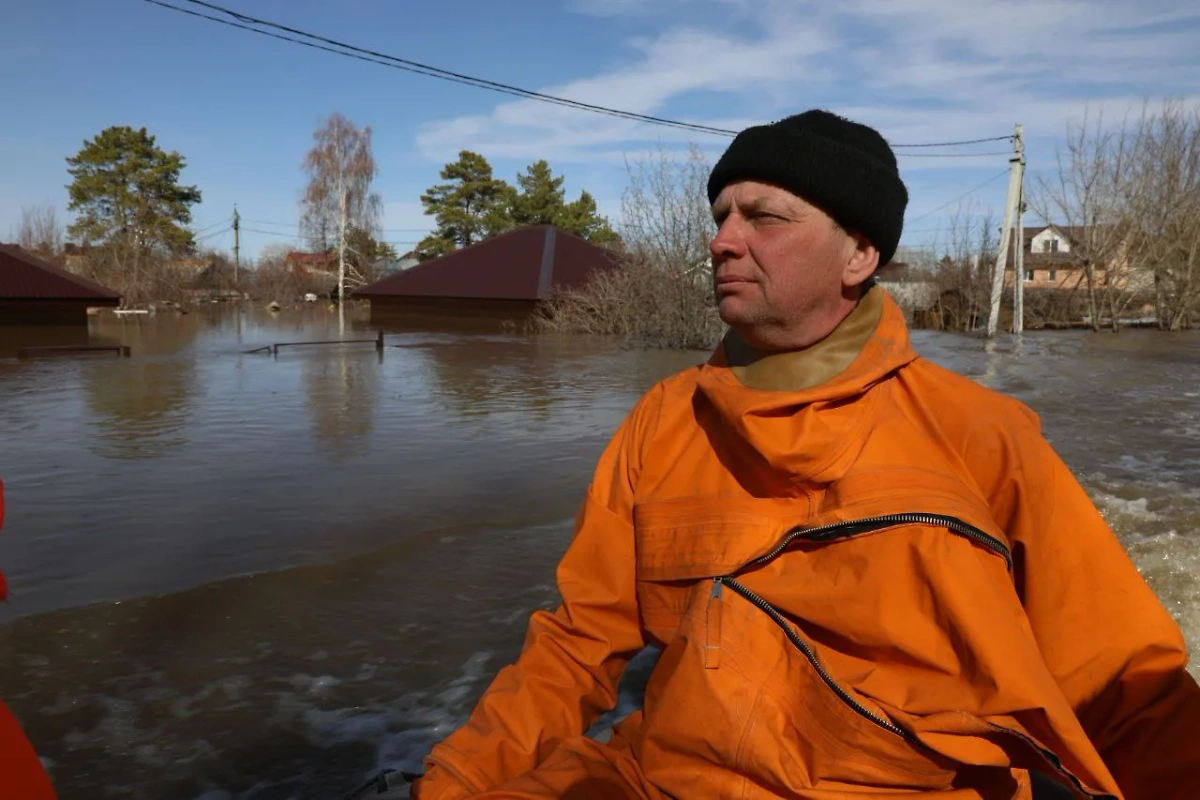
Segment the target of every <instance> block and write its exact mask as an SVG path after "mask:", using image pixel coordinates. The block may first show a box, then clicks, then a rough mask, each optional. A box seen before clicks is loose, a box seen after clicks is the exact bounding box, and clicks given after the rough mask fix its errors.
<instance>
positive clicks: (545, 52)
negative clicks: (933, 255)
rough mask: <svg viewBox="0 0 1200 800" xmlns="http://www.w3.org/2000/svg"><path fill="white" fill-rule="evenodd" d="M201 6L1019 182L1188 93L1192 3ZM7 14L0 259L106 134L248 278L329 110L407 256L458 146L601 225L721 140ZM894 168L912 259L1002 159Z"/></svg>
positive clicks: (574, 0) (144, 28) (92, 0)
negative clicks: (639, 176) (1019, 154)
mask: <svg viewBox="0 0 1200 800" xmlns="http://www.w3.org/2000/svg"><path fill="white" fill-rule="evenodd" d="M168 2H172V3H174V4H176V5H179V6H187V7H192V8H194V6H189V5H188V3H186V2H185V1H184V0H168ZM217 2H218V4H220V5H224V6H226V7H229V8H233V9H235V10H238V11H240V12H243V13H246V14H250V15H253V16H256V17H260V18H264V19H268V20H271V21H275V22H280V23H283V24H286V25H290V26H292V27H295V28H300V29H303V30H306V31H310V32H314V33H320V34H324V35H326V36H329V37H331V38H335V39H340V40H343V41H346V42H349V43H351V44H356V45H359V46H362V47H368V48H371V49H375V50H379V51H382V52H385V53H388V54H391V55H396V56H400V57H403V58H408V59H412V60H415V61H421V62H425V63H429V64H432V65H435V66H438V67H441V68H444V69H450V70H454V71H457V72H461V73H466V74H471V75H477V76H480V77H486V78H491V79H494V80H498V81H502V82H506V83H510V84H513V85H517V86H521V87H524V88H528V89H533V90H538V91H542V92H546V93H550V94H556V95H562V96H566V97H570V98H572V99H577V100H583V101H585V102H590V103H595V104H599V105H604V106H609V107H615V108H621V109H625V110H630V111H635V112H639V113H644V114H652V115H655V116H661V117H668V118H675V119H683V120H687V121H690V122H698V123H703V124H707V125H714V126H718V127H723V128H733V129H740V128H742V127H745V126H747V125H750V124H755V123H759V122H763V121H769V120H772V119H777V118H779V117H782V116H786V115H787V114H790V113H794V112H797V111H801V110H804V109H805V108H810V107H814V106H820V107H825V108H830V109H832V110H834V111H838V112H840V113H844V114H847V115H848V116H851V117H853V118H855V119H858V120H861V121H864V122H867V123H869V124H872V125H875V126H876V127H878V128H879V129H880V130H881V131H882V132H883V133H884V135H885V136H886V137H887V138H888V139H889V140H891V141H893V142H896V143H913V142H936V141H945V140H958V139H971V138H976V137H989V136H1004V135H1007V134H1009V133H1011V132H1012V129H1013V124H1014V123H1015V122H1018V121H1020V122H1022V123H1023V124H1024V125H1025V130H1026V136H1027V140H1028V153H1029V170H1030V173H1031V182H1033V181H1035V180H1036V176H1037V174H1038V173H1040V172H1045V171H1046V170H1052V169H1053V168H1054V164H1055V148H1056V146H1058V145H1059V144H1060V143H1061V140H1062V138H1063V134H1064V130H1065V127H1064V126H1065V125H1066V123H1067V122H1068V121H1070V120H1078V119H1080V118H1081V115H1082V114H1083V112H1084V110H1085V109H1088V108H1090V109H1091V110H1092V111H1093V112H1095V111H1103V112H1104V113H1105V114H1106V115H1108V116H1109V118H1114V117H1119V116H1121V115H1123V114H1125V113H1129V112H1130V111H1133V112H1136V111H1137V110H1138V109H1139V108H1140V104H1141V102H1142V100H1143V99H1147V98H1149V99H1151V100H1153V101H1158V100H1161V99H1162V98H1164V97H1176V98H1182V99H1186V100H1196V99H1198V98H1200V83H1198V82H1197V79H1196V76H1197V75H1200V46H1198V44H1200V7H1197V6H1195V4H1194V3H1193V2H1191V0H1173V1H1172V2H1167V1H1166V0H1137V1H1136V2H1135V0H1087V2H1081V1H1080V0H1044V1H1041V2H1019V1H1017V0H1008V1H1007V2H993V1H992V0H843V1H840V2H836V3H835V2H832V1H831V0H824V1H823V2H815V1H813V2H808V1H807V0H529V1H528V2H521V1H520V0H514V1H513V2H510V3H504V4H501V3H497V2H491V1H490V0H488V1H485V0H457V1H456V0H442V1H441V2H437V3H429V2H423V1H418V0H340V2H329V1H328V0H217ZM2 19H3V24H2V25H0V74H3V75H4V76H5V79H4V80H3V81H0V109H3V118H4V119H5V121H6V124H5V125H4V126H3V127H2V128H0V240H4V239H8V238H11V232H12V230H13V228H14V227H15V225H16V223H17V220H18V219H19V215H20V209H21V207H22V206H23V205H30V206H32V205H39V204H46V203H50V204H53V205H54V206H56V207H57V208H58V210H59V215H60V218H62V219H64V220H67V219H69V215H68V214H67V212H66V203H67V196H66V189H65V185H66V183H67V182H68V180H69V176H68V175H67V172H66V164H65V162H64V159H65V158H66V157H67V156H69V155H72V154H74V153H75V152H77V151H78V150H79V148H80V147H81V146H82V145H83V142H84V140H85V139H87V138H90V137H92V136H94V135H95V134H96V133H98V132H99V131H100V130H102V129H103V128H105V127H107V126H109V125H132V126H134V127H140V126H145V127H147V128H148V129H149V130H150V132H151V133H153V134H154V135H156V136H157V138H158V142H159V144H160V146H162V147H164V148H166V149H168V150H178V151H179V152H180V153H182V154H183V155H184V156H185V157H186V159H187V162H188V166H187V169H186V170H185V171H184V173H183V180H184V182H186V183H191V184H196V185H198V186H199V187H200V189H201V191H202V192H203V197H204V200H203V203H202V204H201V205H199V206H198V207H197V208H196V209H195V214H194V223H195V224H194V227H195V228H196V229H197V230H201V229H207V232H208V233H210V234H215V235H211V236H210V237H209V238H207V239H206V240H205V241H204V242H203V244H205V245H211V246H215V247H218V248H226V249H227V248H229V247H231V245H232V233H231V232H229V231H225V232H224V233H222V232H221V231H222V225H221V223H222V221H223V220H225V219H227V218H228V217H229V216H230V213H231V211H232V209H233V206H234V204H235V203H236V204H237V205H238V209H239V211H240V212H241V215H242V217H243V219H244V220H245V221H244V223H243V225H244V232H243V235H242V252H243V254H244V255H245V256H249V257H253V256H255V255H256V254H257V253H258V252H259V250H260V249H261V247H262V246H263V245H265V244H268V243H271V242H282V241H289V237H291V236H294V235H295V232H296V230H295V223H296V220H297V217H298V213H299V212H298V199H299V196H300V193H301V191H302V189H303V184H304V175H303V173H302V171H301V168H300V164H301V161H302V159H303V157H304V154H305V152H306V150H307V149H308V147H309V146H310V143H311V135H312V131H313V129H314V128H315V127H316V125H317V124H318V123H319V121H320V119H321V118H322V117H323V116H324V115H326V114H329V113H330V112H333V111H339V112H341V113H342V114H344V115H346V116H347V117H349V118H350V119H351V120H353V121H354V122H356V123H358V124H360V125H365V124H369V125H371V126H372V128H373V130H374V145H375V148H374V149H375V154H376V158H377V160H378V162H379V167H380V175H379V177H378V179H377V182H376V188H377V190H378V191H379V192H380V194H381V195H382V197H383V199H384V202H385V209H386V211H385V216H384V220H383V223H384V228H385V229H387V233H386V238H387V239H389V240H391V241H393V242H396V243H397V246H398V247H400V249H401V250H402V251H403V250H404V249H407V246H408V243H411V242H415V241H416V240H418V239H420V238H421V236H422V232H423V231H424V230H428V229H429V227H430V224H431V222H432V220H431V218H429V217H426V216H424V215H423V213H422V209H421V204H420V200H419V198H420V194H421V193H422V191H424V190H425V189H426V188H427V187H428V186H430V185H432V184H434V183H437V182H438V180H439V179H438V171H439V170H440V169H441V167H442V165H443V164H444V163H445V162H447V161H449V160H452V159H453V158H454V157H455V155H456V154H457V152H458V151H459V150H460V149H471V150H475V151H477V152H480V153H482V154H483V155H484V156H485V157H487V158H488V159H489V160H490V161H491V162H492V164H493V166H494V167H495V169H496V173H497V174H498V175H499V176H500V177H503V178H505V179H507V180H509V181H512V180H514V179H515V176H516V173H517V171H518V170H520V169H521V168H523V167H524V166H526V165H528V164H529V163H531V162H532V161H535V160H537V159H539V158H546V159H547V160H549V161H550V163H551V166H552V167H553V168H554V169H555V171H556V172H558V173H560V174H564V175H565V176H566V178H567V189H568V192H569V193H570V194H571V195H576V194H578V192H579V191H580V190H581V189H587V190H588V191H590V192H592V194H594V195H595V196H596V197H597V199H598V201H599V203H600V207H601V211H602V212H604V213H606V214H608V215H609V216H610V218H611V219H612V220H613V221H614V222H616V223H619V217H620V197H621V192H622V189H623V187H624V186H625V184H626V182H627V176H626V171H625V166H624V161H625V159H626V158H637V157H640V156H643V155H645V154H647V153H649V152H650V151H651V150H652V149H653V148H655V147H657V146H659V145H660V144H661V145H665V146H666V147H668V148H682V147H684V146H686V145H687V144H688V142H694V143H696V144H698V145H700V146H701V147H702V148H703V149H704V150H705V152H706V153H707V154H708V156H709V158H710V159H715V158H716V157H717V156H718V155H719V154H720V152H721V149H722V148H723V147H724V146H725V145H726V144H727V142H728V140H727V139H722V138H719V137H713V136H701V135H697V134H688V133H684V132H680V131H677V130H672V129H667V128H661V127H656V126H650V125H645V124H640V123H633V122H629V121H626V120H619V119H614V118H611V117H605V116H599V115H595V114H590V113H584V112H579V111H573V110H567V109H562V108H558V107H554V106H549V105H546V104H543V103H538V102H534V101H530V100H520V99H517V98H513V97H508V96H504V95H500V94H496V93H493V92H488V91H484V90H481V89H477V88H471V87H466V86H460V85H456V84H451V83H446V82H444V81H439V80H435V79H432V78H428V77H422V76H418V75H413V74H410V73H405V72H401V71H398V70H394V69H388V68H384V67H380V66H375V65H372V64H366V63H362V62H359V61H354V60H351V59H347V58H343V57H340V56H335V55H331V54H328V53H322V52H319V51H315V50H310V49H307V48H302V47H298V46H296V45H292V44H289V43H286V42H281V41H277V40H272V39H268V38H265V37H262V36H259V35H256V34H253V33H248V32H245V31H240V30H236V29H233V28H229V27H226V26H222V25H217V24H214V23H211V22H207V21H205V20H200V19H196V18H193V17H188V16H185V15H182V14H179V13H176V12H172V11H168V10H165V9H163V8H160V7H157V6H154V5H151V4H149V3H147V2H144V0H103V2H98V1H97V0H38V2H24V3H8V4H6V7H5V9H4V11H3V14H2ZM1006 148H1007V144H1006V143H1005V142H999V143H993V144H991V145H981V146H979V147H978V148H976V150H978V151H981V152H994V151H996V150H1004V149H1006ZM962 151H963V149H961V148H959V149H956V152H962ZM966 151H967V152H969V151H970V148H967V149H966ZM914 152H915V151H914ZM927 152H945V151H927ZM901 168H902V172H903V177H904V179H905V182H906V183H907V184H908V187H909V192H910V202H909V211H908V219H909V220H910V222H909V224H908V225H907V229H906V233H905V237H904V241H905V243H907V244H921V243H927V242H929V241H930V240H931V239H932V238H933V237H935V236H936V235H938V231H939V227H941V226H944V225H945V224H946V223H947V220H948V215H949V214H950V213H951V212H952V211H953V210H955V208H956V207H957V206H958V204H957V203H954V204H951V205H950V206H949V207H948V208H946V209H945V210H943V211H940V212H936V213H929V212H930V211H931V210H933V209H936V208H937V207H939V206H941V205H943V204H945V203H947V201H951V200H954V199H955V198H956V197H958V196H960V195H962V194H963V193H965V192H967V191H968V190H970V189H972V188H973V187H976V186H979V185H980V184H981V183H984V182H985V181H986V180H987V179H988V178H990V177H993V176H1000V174H1001V173H1003V172H1004V171H1005V170H1006V169H1007V160H1006V158H1005V157H1004V156H996V155H993V156H983V157H979V158H944V159H943V158H916V157H911V156H904V157H902V158H901ZM1005 189H1006V181H1005V179H1004V178H1003V177H997V179H996V180H994V181H992V182H991V183H989V184H987V186H986V187H985V188H983V189H981V190H979V191H977V192H975V193H973V194H971V195H969V197H968V198H967V200H966V201H963V202H964V203H965V202H971V203H974V204H975V210H976V211H980V210H986V209H988V208H991V209H993V210H995V211H996V212H997V214H998V213H999V210H1000V209H1001V207H1002V205H1003V200H1004V194H1005ZM997 219H998V217H997ZM214 226H215V227H214ZM410 229H411V230H410ZM270 231H274V233H269V232H270Z"/></svg>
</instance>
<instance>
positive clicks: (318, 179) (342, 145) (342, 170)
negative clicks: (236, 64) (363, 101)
mask: <svg viewBox="0 0 1200 800" xmlns="http://www.w3.org/2000/svg"><path fill="white" fill-rule="evenodd" d="M313 140H314V144H313V148H312V150H310V151H309V152H308V155H307V156H306V157H305V159H304V168H305V170H307V172H308V173H309V182H308V187H307V189H306V190H305V193H304V200H303V214H302V215H301V222H300V225H301V229H302V231H303V232H304V233H305V234H306V235H307V236H308V237H309V238H310V240H311V239H314V238H320V239H321V240H323V241H328V239H327V237H328V234H329V232H331V231H332V233H333V245H334V247H336V249H337V255H338V284H337V285H338V290H337V291H338V305H339V307H342V306H344V305H345V303H344V302H343V300H344V298H345V297H346V278H347V267H348V266H349V264H348V262H347V260H346V253H347V247H348V243H347V242H348V238H349V235H350V232H351V230H352V229H353V228H360V229H363V230H366V231H369V232H372V233H377V232H378V229H379V218H380V215H381V213H382V206H383V202H382V200H381V199H380V197H379V195H378V194H375V193H373V192H372V191H371V182H372V181H373V180H374V179H375V176H376V175H377V174H378V168H377V167H376V164H375V157H374V156H373V155H372V154H371V127H370V126H369V125H368V126H366V127H364V128H361V129H360V128H357V127H355V125H354V124H353V123H352V122H350V120H348V119H346V118H345V117H343V116H342V115H341V114H337V113H334V114H331V115H330V116H329V117H328V118H327V119H326V120H325V121H324V123H323V124H322V125H321V127H319V128H317V130H316V131H315V132H314V133H313ZM349 277H350V278H351V280H352V281H353V282H354V283H355V284H356V285H357V284H360V283H362V281H363V277H362V275H361V274H358V273H357V271H356V270H353V268H352V267H351V275H350V276H349ZM340 318H341V319H342V321H343V325H344V316H343V317H340Z"/></svg>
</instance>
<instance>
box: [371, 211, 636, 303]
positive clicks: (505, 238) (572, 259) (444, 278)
mask: <svg viewBox="0 0 1200 800" xmlns="http://www.w3.org/2000/svg"><path fill="white" fill-rule="evenodd" d="M617 258H618V256H617V254H616V253H614V252H612V251H611V250H608V249H606V248H603V247H600V246H599V245H594V244H592V243H591V242H589V241H587V240H585V239H581V238H580V237H578V236H575V235H574V234H570V233H567V232H566V231H563V230H561V229H559V228H556V227H554V226H553V225H528V226H526V227H523V228H517V229H516V230H513V231H509V232H508V233H503V234H501V235H499V236H495V237H492V238H490V239H485V240H484V241H482V242H478V243H476V244H473V245H471V246H470V247H464V248H463V249H462V250H456V251H454V252H453V253H448V254H447V255H444V256H441V257H439V258H435V259H432V260H430V261H426V262H424V263H423V264H418V265H417V266H415V267H410V268H409V269H406V270H404V271H403V272H398V273H396V274H394V275H390V276H388V277H386V278H383V279H382V280H379V281H376V282H375V283H373V284H371V285H369V286H364V287H362V288H361V289H358V290H356V291H355V292H354V296H355V297H368V298H370V297H380V298H383V297H451V298H461V299H487V300H541V299H544V298H545V297H546V295H547V294H548V293H549V291H550V289H552V288H554V289H562V288H576V287H579V286H582V285H583V284H584V283H585V282H586V281H587V280H588V278H589V277H591V275H592V274H593V273H594V272H595V271H596V270H598V269H610V268H612V267H614V266H615V265H616V263H617Z"/></svg>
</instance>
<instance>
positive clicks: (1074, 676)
mask: <svg viewBox="0 0 1200 800" xmlns="http://www.w3.org/2000/svg"><path fill="white" fill-rule="evenodd" d="M1036 441H1037V443H1038V444H1037V446H1036V447H1035V448H1032V450H1033V452H1030V451H1029V450H1026V452H1027V454H1028V456H1027V457H1026V458H1025V459H1024V463H1021V464H1019V469H1020V470H1021V471H1022V472H1023V473H1024V475H1025V478H1026V480H1025V482H1024V483H1025V487H1024V488H1025V491H1026V492H1028V497H1029V499H1030V501H1031V502H1029V503H1027V504H1023V505H1024V506H1025V507H1024V508H1023V509H1022V510H1021V511H1019V512H1017V513H1016V514H1015V516H1016V519H1015V520H1014V522H1015V523H1016V525H1015V526H1014V528H1015V529H1014V531H1013V532H1014V533H1015V537H1014V539H1015V541H1014V546H1015V550H1016V552H1017V553H1018V557H1019V562H1018V563H1019V564H1021V571H1020V573H1019V588H1020V590H1021V592H1022V595H1023V602H1024V605H1025V608H1026V613H1027V615H1028V617H1029V619H1030V622H1031V625H1032V627H1033V632H1034V634H1035V636H1036V637H1037V639H1038V642H1039V645H1040V647H1041V650H1042V653H1043V656H1044V658H1045V661H1046V664H1047V665H1048V666H1049V667H1050V669H1051V671H1052V673H1053V674H1054V675H1055V677H1056V679H1057V680H1058V682H1059V685H1060V686H1061V687H1062V690H1063V692H1064V694H1065V696H1066V697H1067V699H1068V700H1069V701H1070V702H1071V705H1072V707H1073V708H1074V709H1075V712H1076V715H1077V717H1078V718H1079V720H1080V722H1081V723H1082V724H1083V728H1084V730H1085V731H1086V732H1087V734H1088V736H1089V737H1090V738H1091V740H1092V742H1093V744H1094V745H1095V747H1096V748H1097V750H1098V752H1099V753H1100V756H1101V758H1102V759H1104V762H1105V764H1106V765H1107V766H1108V768H1109V771H1110V772H1111V773H1112V775H1113V777H1114V779H1115V780H1116V781H1117V784H1118V785H1119V786H1120V787H1121V790H1122V793H1123V794H1124V795H1125V797H1126V800H1150V798H1154V799H1155V800H1172V799H1173V798H1178V800H1183V798H1185V797H1186V798H1193V797H1195V796H1196V792H1197V787H1198V786H1200V737H1197V735H1196V731H1198V730H1200V687H1198V686H1197V684H1196V681H1195V679H1193V677H1192V676H1191V674H1190V673H1189V672H1188V670H1187V662H1188V654H1187V648H1186V645H1185V642H1184V639H1183V635H1182V633H1181V631H1180V628H1179V626H1178V625H1177V624H1176V622H1175V620H1174V619H1173V618H1172V617H1171V615H1170V614H1169V613H1168V612H1167V610H1166V609H1165V608H1164V606H1163V604H1162V603H1161V602H1160V601H1159V598H1158V597H1157V595H1156V594H1155V593H1154V591H1153V590H1152V589H1151V588H1150V586H1149V585H1148V584H1147V583H1146V581H1145V580H1144V579H1143V578H1142V576H1141V574H1140V573H1139V572H1138V569H1137V567H1136V566H1135V565H1134V563H1133V561H1132V560H1131V559H1130V557H1129V556H1128V554H1127V553H1126V551H1125V548H1124V547H1123V546H1122V544H1121V542H1120V541H1119V540H1118V539H1117V537H1116V535H1115V534H1114V533H1113V531H1112V530H1111V528H1110V527H1109V526H1108V523H1107V522H1106V521H1105V520H1104V518H1103V517H1102V516H1101V515H1100V512H1099V511H1098V510H1097V508H1096V507H1095V505H1094V504H1093V503H1092V501H1091V498H1089V497H1088V495H1087V493H1086V492H1085V491H1084V489H1083V487H1082V486H1081V485H1080V484H1079V482H1078V481H1077V480H1076V479H1075V476H1074V475H1073V474H1072V472H1071V470H1070V469H1069V468H1068V466H1067V465H1066V464H1065V463H1064V462H1063V461H1062V459H1061V458H1060V457H1059V456H1058V454H1057V453H1056V452H1055V451H1054V450H1053V448H1052V447H1051V446H1050V445H1049V443H1048V442H1046V441H1045V439H1043V438H1042V437H1041V436H1040V433H1039V434H1038V435H1037V436H1036ZM1022 449H1025V448H1022ZM1031 479H1032V480H1031Z"/></svg>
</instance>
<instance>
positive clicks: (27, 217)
mask: <svg viewBox="0 0 1200 800" xmlns="http://www.w3.org/2000/svg"><path fill="white" fill-rule="evenodd" d="M15 238H16V240H17V244H19V245H20V246H21V247H23V248H24V249H26V250H29V251H31V252H34V253H38V254H40V255H43V256H55V255H58V254H59V253H61V252H62V250H63V226H62V225H61V224H60V223H59V221H58V211H57V210H56V209H55V208H54V206H53V205H51V204H49V203H46V204H44V205H39V206H21V221H20V222H18V223H17V230H16V237H15Z"/></svg>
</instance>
